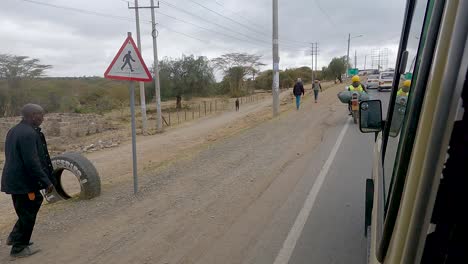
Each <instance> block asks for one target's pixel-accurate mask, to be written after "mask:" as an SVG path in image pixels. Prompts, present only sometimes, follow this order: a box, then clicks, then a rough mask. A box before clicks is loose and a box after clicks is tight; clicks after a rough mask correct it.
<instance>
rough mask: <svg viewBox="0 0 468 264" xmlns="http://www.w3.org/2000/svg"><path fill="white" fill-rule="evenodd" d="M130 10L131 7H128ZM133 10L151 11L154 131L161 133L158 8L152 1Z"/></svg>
mask: <svg viewBox="0 0 468 264" xmlns="http://www.w3.org/2000/svg"><path fill="white" fill-rule="evenodd" d="M129 8H131V7H129ZM133 8H137V9H138V8H146V9H148V8H149V9H151V25H152V29H153V30H152V36H153V53H154V87H155V90H156V91H155V97H156V131H157V132H162V115H161V87H160V82H159V60H158V43H157V41H156V38H157V37H158V32H157V30H156V18H155V14H154V13H155V12H154V11H155V10H154V9H155V8H159V2H158V5H157V6H155V5H154V0H151V6H142V7H133Z"/></svg>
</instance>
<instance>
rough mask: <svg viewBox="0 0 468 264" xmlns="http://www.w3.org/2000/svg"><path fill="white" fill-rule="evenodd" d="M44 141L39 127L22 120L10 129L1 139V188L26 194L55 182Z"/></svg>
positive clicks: (11, 192) (4, 190) (14, 192)
mask: <svg viewBox="0 0 468 264" xmlns="http://www.w3.org/2000/svg"><path fill="white" fill-rule="evenodd" d="M52 171H53V168H52V163H51V161H50V157H49V151H48V150H47V143H46V140H45V137H44V134H43V133H42V132H41V129H40V128H38V127H37V128H35V127H33V126H31V125H29V124H27V123H26V122H24V121H21V122H20V123H19V124H18V125H16V126H15V127H13V128H12V129H10V131H8V134H7V136H6V140H5V166H4V168H3V173H2V187H1V191H2V192H5V193H8V194H26V193H30V192H35V191H39V190H43V189H46V188H47V187H48V186H50V185H51V184H53V183H55V179H53V177H52Z"/></svg>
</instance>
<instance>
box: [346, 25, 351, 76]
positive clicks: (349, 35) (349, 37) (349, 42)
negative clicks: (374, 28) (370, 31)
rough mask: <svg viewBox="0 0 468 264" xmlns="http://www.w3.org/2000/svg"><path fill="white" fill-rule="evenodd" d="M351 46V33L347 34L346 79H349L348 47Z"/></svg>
mask: <svg viewBox="0 0 468 264" xmlns="http://www.w3.org/2000/svg"><path fill="white" fill-rule="evenodd" d="M350 44H351V33H349V34H348V53H347V54H346V77H349V75H348V71H349V45H350Z"/></svg>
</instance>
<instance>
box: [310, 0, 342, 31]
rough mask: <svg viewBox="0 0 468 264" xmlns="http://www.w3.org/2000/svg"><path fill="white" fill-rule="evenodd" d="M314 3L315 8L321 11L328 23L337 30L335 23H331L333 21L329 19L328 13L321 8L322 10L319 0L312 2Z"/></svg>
mask: <svg viewBox="0 0 468 264" xmlns="http://www.w3.org/2000/svg"><path fill="white" fill-rule="evenodd" d="M314 1H315V4H316V5H317V7H318V8H319V9H320V11H322V13H323V14H324V15H325V17H326V18H327V20H328V22H329V23H330V24H331V25H332V26H333V27H335V28H337V26H336V24H335V22H333V20H332V19H331V17H330V15H328V12H326V11H325V10H324V9H323V8H322V5H320V1H319V0H314Z"/></svg>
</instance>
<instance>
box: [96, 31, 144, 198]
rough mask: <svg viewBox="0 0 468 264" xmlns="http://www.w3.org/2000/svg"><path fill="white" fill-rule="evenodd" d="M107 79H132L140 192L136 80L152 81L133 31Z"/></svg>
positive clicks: (135, 176) (135, 180)
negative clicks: (133, 37)
mask: <svg viewBox="0 0 468 264" xmlns="http://www.w3.org/2000/svg"><path fill="white" fill-rule="evenodd" d="M104 77H105V78H107V79H115V80H126V81H130V89H129V90H130V112H131V115H132V121H131V123H132V158H133V192H134V193H135V194H136V193H137V192H138V169H137V153H136V121H135V81H142V82H151V81H152V80H153V78H152V77H151V74H150V72H149V71H148V68H147V67H146V64H145V62H144V61H143V58H142V57H141V54H140V51H139V50H138V48H137V47H136V45H135V42H134V41H133V39H132V33H130V32H128V37H127V39H126V40H125V41H124V43H123V45H122V47H121V48H120V50H119V52H118V53H117V55H116V56H115V57H114V60H113V61H112V63H111V64H110V65H109V67H108V68H107V70H106V72H105V73H104Z"/></svg>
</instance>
